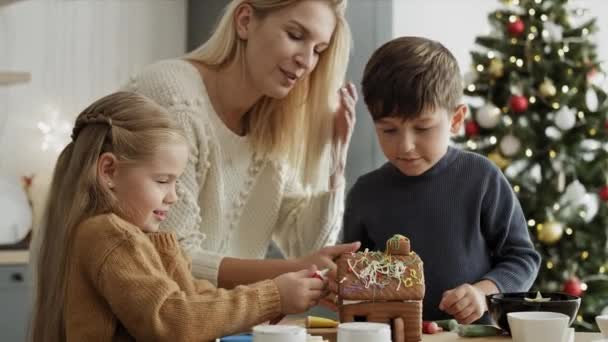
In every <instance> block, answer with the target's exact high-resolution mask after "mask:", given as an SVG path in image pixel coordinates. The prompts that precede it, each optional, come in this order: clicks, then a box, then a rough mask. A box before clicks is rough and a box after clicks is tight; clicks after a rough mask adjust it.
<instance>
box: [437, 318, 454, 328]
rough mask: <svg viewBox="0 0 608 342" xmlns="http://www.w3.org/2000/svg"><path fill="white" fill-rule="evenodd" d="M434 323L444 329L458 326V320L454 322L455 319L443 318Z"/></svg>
mask: <svg viewBox="0 0 608 342" xmlns="http://www.w3.org/2000/svg"><path fill="white" fill-rule="evenodd" d="M435 323H437V325H438V326H439V327H440V328H441V329H443V330H445V331H453V330H456V328H458V322H456V320H455V319H444V320H440V321H435Z"/></svg>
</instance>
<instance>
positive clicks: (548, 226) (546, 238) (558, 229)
mask: <svg viewBox="0 0 608 342" xmlns="http://www.w3.org/2000/svg"><path fill="white" fill-rule="evenodd" d="M537 228H538V229H537V230H538V240H539V241H540V242H542V243H544V244H546V245H552V244H554V243H556V242H558V241H559V239H561V238H562V235H563V234H564V224H563V223H561V222H557V221H547V222H545V223H543V224H542V225H540V226H539V227H537Z"/></svg>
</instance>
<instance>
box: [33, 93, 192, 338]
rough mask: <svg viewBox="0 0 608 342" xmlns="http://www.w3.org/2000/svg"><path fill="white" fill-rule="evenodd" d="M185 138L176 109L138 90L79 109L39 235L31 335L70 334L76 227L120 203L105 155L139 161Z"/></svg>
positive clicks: (122, 159) (34, 336)
mask: <svg viewBox="0 0 608 342" xmlns="http://www.w3.org/2000/svg"><path fill="white" fill-rule="evenodd" d="M182 142H183V143H185V138H184V136H183V134H182V133H181V131H180V130H179V129H178V128H177V126H176V124H174V123H173V121H172V120H171V117H170V114H169V113H167V112H166V111H165V109H163V108H162V107H160V106H159V105H157V104H155V103H154V102H152V101H151V100H149V99H147V98H145V97H143V96H142V95H138V94H135V93H128V92H118V93H114V94H111V95H108V96H106V97H103V98H101V99H100V100H98V101H96V102H95V103H93V104H92V105H90V106H89V107H87V108H86V109H85V110H84V111H83V112H82V113H80V114H79V115H78V117H77V118H76V123H75V125H74V129H73V131H72V142H70V143H69V144H68V145H67V146H66V147H65V148H64V149H63V151H62V152H61V154H60V155H59V158H58V160H57V165H56V166H55V171H54V174H53V179H52V183H51V188H50V192H49V196H48V201H47V206H46V210H45V213H44V218H43V220H44V221H43V224H42V228H41V230H40V232H39V234H38V235H39V236H37V237H36V240H37V242H39V243H40V249H39V250H37V251H34V253H35V254H37V258H36V259H35V262H36V264H35V279H36V286H35V288H36V290H35V304H34V311H33V317H32V324H31V330H30V339H31V340H33V341H64V340H65V338H66V336H65V327H64V322H63V313H64V303H65V301H66V292H67V282H66V278H67V275H68V271H69V264H70V263H69V258H70V250H71V243H72V238H73V236H74V232H75V231H76V228H77V226H78V225H79V224H80V223H81V222H83V221H84V220H86V219H87V218H90V217H92V216H95V215H98V214H102V213H107V212H116V211H117V210H118V209H119V208H117V203H115V200H114V197H113V196H112V193H111V191H110V190H109V188H108V187H107V186H105V184H101V182H100V180H99V177H98V174H97V161H98V158H99V156H100V155H101V154H102V153H105V152H111V153H113V154H114V155H115V156H116V157H117V159H118V160H119V162H123V161H126V162H138V161H141V160H147V159H149V158H152V156H153V155H154V154H155V152H156V151H157V150H158V148H159V147H160V146H161V145H162V144H165V143H182ZM34 248H35V246H34ZM36 252H37V253H36Z"/></svg>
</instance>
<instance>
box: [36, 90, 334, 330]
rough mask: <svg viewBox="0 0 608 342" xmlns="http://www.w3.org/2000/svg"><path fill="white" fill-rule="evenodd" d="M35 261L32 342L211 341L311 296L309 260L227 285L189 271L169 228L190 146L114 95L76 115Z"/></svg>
mask: <svg viewBox="0 0 608 342" xmlns="http://www.w3.org/2000/svg"><path fill="white" fill-rule="evenodd" d="M72 139H73V141H72V142H71V143H70V144H68V146H67V147H66V148H65V149H64V150H63V152H62V153H61V155H60V156H59V159H58V161H57V165H56V168H55V174H54V176H53V182H52V184H51V193H50V197H49V202H48V207H47V210H46V214H45V221H44V229H43V230H42V235H43V236H42V237H41V239H40V241H41V248H40V252H39V254H38V260H37V266H38V267H37V271H38V275H37V280H38V283H37V296H36V304H35V307H34V321H33V325H32V331H31V338H32V340H33V341H66V340H67V341H126V340H129V341H131V340H139V341H212V340H214V339H216V338H218V337H221V336H223V335H227V334H232V333H236V332H240V331H244V330H246V329H248V328H250V327H251V326H253V325H255V324H259V323H261V322H263V321H266V320H269V319H272V318H274V317H277V316H278V315H281V314H288V313H297V312H302V311H304V310H306V309H308V308H309V307H310V306H312V305H314V304H315V303H316V302H317V301H318V299H319V298H320V296H321V293H322V291H323V287H324V284H323V281H321V280H319V279H314V278H311V275H312V274H314V272H315V269H314V268H311V269H308V270H301V271H300V272H296V273H286V274H283V275H281V276H279V277H277V278H275V279H274V280H266V281H261V282H258V283H255V284H252V285H250V286H239V287H237V288H235V289H233V290H220V289H217V288H215V287H214V286H213V285H212V284H211V283H209V282H208V281H206V280H196V279H194V278H193V276H192V273H191V271H190V265H189V261H188V260H187V258H185V257H184V255H183V253H182V252H181V250H180V247H179V244H178V242H177V239H176V236H175V234H174V233H172V232H159V231H158V228H159V225H160V224H161V222H163V221H164V220H165V219H166V217H167V214H168V211H169V209H170V208H171V206H172V205H173V204H174V203H175V202H176V201H177V194H176V192H175V183H176V179H177V178H178V177H179V176H180V175H181V174H182V172H183V171H184V169H185V167H186V163H187V160H188V144H187V142H186V139H185V137H184V136H183V134H182V132H181V130H180V129H179V128H178V127H177V126H176V125H175V124H174V123H173V120H172V119H171V116H170V115H169V114H168V113H167V112H166V111H165V109H164V108H162V107H160V106H158V105H156V104H155V103H153V102H152V101H150V100H148V99H146V98H144V97H143V96H141V95H137V94H133V93H125V92H122V93H115V94H111V95H109V96H106V97H104V98H102V99H100V100H99V101H97V102H95V103H93V104H92V105H91V106H89V107H88V108H87V109H85V110H84V112H83V113H82V114H80V115H79V116H78V118H77V119H76V124H75V127H74V130H73V135H72Z"/></svg>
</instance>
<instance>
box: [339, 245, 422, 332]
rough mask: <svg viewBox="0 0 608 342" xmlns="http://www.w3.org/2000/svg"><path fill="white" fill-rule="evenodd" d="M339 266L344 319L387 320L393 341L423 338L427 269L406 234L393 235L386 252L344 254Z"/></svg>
mask: <svg viewBox="0 0 608 342" xmlns="http://www.w3.org/2000/svg"><path fill="white" fill-rule="evenodd" d="M337 265H338V282H339V285H338V288H339V291H338V307H339V313H340V321H341V322H353V321H366V322H378V323H388V324H390V325H391V330H392V334H393V341H394V342H418V341H421V340H422V299H423V298H424V290H425V287H424V269H423V266H422V260H420V257H419V256H418V255H417V254H416V253H414V252H413V251H411V249H410V240H409V239H408V238H407V237H405V236H402V235H395V236H393V237H392V238H391V239H389V240H388V241H387V242H386V251H384V252H380V251H368V250H365V251H364V252H357V253H347V254H343V255H342V256H340V258H338V260H337Z"/></svg>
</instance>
